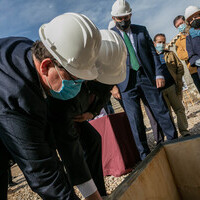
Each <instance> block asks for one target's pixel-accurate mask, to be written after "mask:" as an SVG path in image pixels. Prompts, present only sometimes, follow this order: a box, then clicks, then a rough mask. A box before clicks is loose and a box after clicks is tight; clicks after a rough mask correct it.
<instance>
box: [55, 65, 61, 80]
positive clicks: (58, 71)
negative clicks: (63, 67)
mask: <svg viewBox="0 0 200 200" xmlns="http://www.w3.org/2000/svg"><path fill="white" fill-rule="evenodd" d="M54 66H55V69H56V71H57V72H58V76H59V77H60V79H61V80H62V81H63V79H62V76H61V75H60V73H59V71H58V68H57V66H56V65H54Z"/></svg>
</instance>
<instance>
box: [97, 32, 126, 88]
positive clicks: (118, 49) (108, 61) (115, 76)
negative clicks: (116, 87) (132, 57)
mask: <svg viewBox="0 0 200 200" xmlns="http://www.w3.org/2000/svg"><path fill="white" fill-rule="evenodd" d="M100 33H101V38H102V41H101V48H100V51H99V56H98V59H97V61H96V67H97V70H98V73H99V76H98V77H97V81H99V82H101V83H105V84H110V85H112V84H118V83H121V82H122V81H124V80H125V78H126V58H127V50H126V46H125V44H124V41H123V40H122V38H121V37H120V36H119V35H118V34H117V33H116V32H114V31H112V30H100Z"/></svg>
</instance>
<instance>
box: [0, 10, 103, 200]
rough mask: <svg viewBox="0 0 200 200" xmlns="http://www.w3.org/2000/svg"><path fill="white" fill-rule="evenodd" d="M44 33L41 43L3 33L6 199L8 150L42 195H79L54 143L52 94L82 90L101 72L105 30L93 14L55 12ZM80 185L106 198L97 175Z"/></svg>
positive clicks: (1, 140) (65, 96)
mask: <svg viewBox="0 0 200 200" xmlns="http://www.w3.org/2000/svg"><path fill="white" fill-rule="evenodd" d="M69 27H70V28H69ZM83 30H84V34H83ZM39 33H40V39H41V41H38V42H35V43H34V42H33V41H31V40H29V39H27V38H22V37H8V38H2V39H0V52H1V60H0V70H1V73H0V91H1V95H0V107H1V109H0V112H1V114H0V115H1V117H0V130H1V131H0V145H1V147H0V162H1V165H0V180H1V181H0V183H1V184H3V187H0V188H1V189H0V196H1V199H3V200H4V199H7V197H6V196H7V195H6V192H7V189H6V187H5V186H6V184H7V174H6V170H7V169H6V165H7V156H6V154H7V151H9V153H10V154H11V155H12V156H13V158H14V159H15V161H16V163H17V164H18V166H19V167H20V169H21V170H22V172H23V174H24V175H25V178H26V180H27V182H28V184H29V185H30V187H31V189H32V190H33V191H35V192H36V193H38V194H39V195H40V197H41V198H42V199H56V200H74V199H79V198H78V197H77V196H76V195H75V193H74V191H73V188H72V186H71V184H70V183H69V181H68V177H67V175H66V173H65V172H64V168H63V165H62V164H61V163H60V161H59V159H58V156H57V153H56V148H55V145H54V144H53V143H52V141H53V139H52V138H53V137H54V135H53V134H52V128H53V127H54V125H55V124H54V122H50V121H48V118H47V114H48V106H47V102H46V97H47V96H52V97H54V98H56V99H60V100H63V101H65V100H69V99H71V98H73V97H75V96H76V95H77V94H78V93H79V91H80V88H81V85H82V82H83V79H88V80H91V79H95V78H96V77H97V75H98V73H97V69H96V67H94V64H95V61H96V57H97V55H98V52H99V49H100V44H101V36H100V33H99V30H98V29H97V28H96V26H95V25H94V24H93V23H92V22H91V21H90V20H89V19H88V18H87V17H85V16H83V15H80V14H75V13H66V14H63V15H60V16H58V17H56V18H54V19H53V20H52V21H50V22H49V23H47V24H44V25H42V26H41V27H40V30H39ZM62 122H63V123H67V122H65V121H62ZM66 126H67V124H66ZM74 140H76V138H75V139H74ZM73 144H74V146H70V147H71V148H69V147H68V149H69V151H70V153H71V155H73V156H74V157H76V159H79V161H80V163H82V165H81V166H79V167H83V168H85V169H86V171H85V173H86V174H87V173H88V174H89V173H90V172H89V169H87V164H86V162H85V161H84V157H83V152H82V148H81V145H80V144H79V142H78V140H76V141H74V143H73ZM66 148H67V147H66ZM70 153H69V154H70ZM3 181H4V182H3ZM2 188H3V189H4V190H3V191H2ZM78 188H79V189H80V191H82V193H83V195H84V196H85V197H86V199H101V197H100V195H99V193H98V191H97V189H96V186H95V184H94V182H93V180H92V179H90V180H88V181H87V182H86V183H83V184H80V185H79V186H78Z"/></svg>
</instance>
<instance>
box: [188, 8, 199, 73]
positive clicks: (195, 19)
mask: <svg viewBox="0 0 200 200" xmlns="http://www.w3.org/2000/svg"><path fill="white" fill-rule="evenodd" d="M185 19H186V21H187V22H188V24H189V26H190V27H191V28H190V30H189V35H188V36H187V37H186V49H187V52H188V57H189V59H188V60H189V62H190V64H191V66H192V67H197V71H198V75H199V77H200V8H199V7H197V6H188V7H187V8H186V9H185Z"/></svg>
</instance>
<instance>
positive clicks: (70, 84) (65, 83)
mask: <svg viewBox="0 0 200 200" xmlns="http://www.w3.org/2000/svg"><path fill="white" fill-rule="evenodd" d="M55 68H56V70H57V67H55ZM57 72H58V70H57ZM58 75H59V76H60V74H59V72H58ZM60 78H61V80H62V77H61V76H60ZM83 81H84V80H82V79H78V80H62V88H61V89H60V91H54V90H52V89H50V93H51V95H52V97H54V98H56V99H61V100H69V99H72V98H74V97H75V96H76V95H77V94H78V93H79V92H80V90H81V86H82V83H83Z"/></svg>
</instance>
